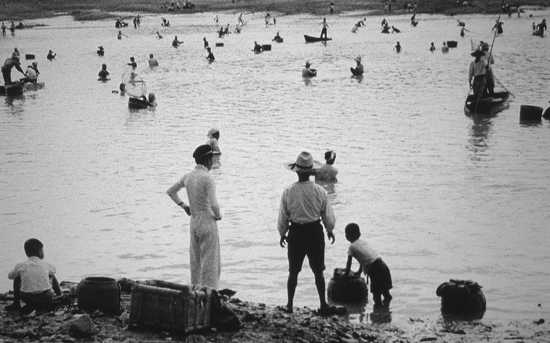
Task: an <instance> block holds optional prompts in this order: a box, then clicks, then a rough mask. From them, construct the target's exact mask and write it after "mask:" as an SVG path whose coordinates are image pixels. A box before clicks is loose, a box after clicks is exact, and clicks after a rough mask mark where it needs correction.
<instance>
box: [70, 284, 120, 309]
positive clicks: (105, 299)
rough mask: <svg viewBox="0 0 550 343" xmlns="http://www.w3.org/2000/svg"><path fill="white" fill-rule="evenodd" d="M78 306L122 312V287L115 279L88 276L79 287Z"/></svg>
mask: <svg viewBox="0 0 550 343" xmlns="http://www.w3.org/2000/svg"><path fill="white" fill-rule="evenodd" d="M77 297H78V306H79V307H80V308H81V309H83V310H85V311H89V312H91V311H95V310H100V311H101V312H104V313H110V314H119V313H120V288H119V286H118V283H117V282H116V280H115V279H112V278H108V277H87V278H85V279H83V280H82V281H80V283H79V284H78V287H77Z"/></svg>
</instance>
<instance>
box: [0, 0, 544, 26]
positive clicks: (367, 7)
mask: <svg viewBox="0 0 550 343" xmlns="http://www.w3.org/2000/svg"><path fill="white" fill-rule="evenodd" d="M232 1H233V0H225V1H221V0H195V1H192V2H193V4H195V7H194V8H193V9H183V10H178V11H168V10H167V9H166V8H162V7H161V5H162V4H168V3H170V2H171V1H159V2H155V3H152V2H150V1H148V0H124V1H120V0H104V1H101V2H100V3H91V2H90V1H87V0H65V1H46V0H17V1H3V2H2V3H0V20H4V21H9V20H14V21H21V20H26V19H37V18H46V17H53V16H57V15H60V14H69V15H72V16H73V17H74V18H75V20H103V19H109V18H114V17H116V15H115V14H114V12H129V13H136V14H137V13H141V14H143V13H158V14H183V13H198V12H217V11H234V12H241V11H245V12H265V11H269V12H277V13H281V14H298V13H311V14H315V15H327V16H328V15H330V14H329V3H330V0H234V1H235V2H232ZM413 1H414V0H394V1H392V12H391V13H386V15H388V16H390V15H394V14H407V13H408V12H407V11H406V10H405V6H406V4H407V3H408V2H411V3H412V2H413ZM461 1H463V0H461ZM505 1H506V2H509V3H510V4H511V5H512V6H514V8H516V6H540V7H550V0H505ZM334 2H335V7H334V9H335V12H334V14H339V13H342V12H348V11H365V12H369V13H368V15H382V14H384V13H385V12H384V1H383V0H364V1H360V0H338V1H334ZM417 2H418V3H419V5H418V9H417V13H428V14H445V15H455V14H473V13H480V14H491V13H502V9H501V1H500V0H472V1H470V5H468V6H460V7H457V6H456V2H455V1H454V0H427V1H417ZM514 15H515V13H514Z"/></svg>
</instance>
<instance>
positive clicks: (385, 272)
mask: <svg viewBox="0 0 550 343" xmlns="http://www.w3.org/2000/svg"><path fill="white" fill-rule="evenodd" d="M367 274H368V276H369V278H370V281H371V283H370V291H371V292H372V293H375V294H376V293H384V292H386V291H388V290H390V289H392V287H393V284H392V280H391V274H390V269H389V268H388V266H387V265H386V263H385V262H384V261H383V260H382V259H381V258H377V259H376V260H375V261H374V262H373V263H372V264H371V265H370V266H369V268H368V272H367Z"/></svg>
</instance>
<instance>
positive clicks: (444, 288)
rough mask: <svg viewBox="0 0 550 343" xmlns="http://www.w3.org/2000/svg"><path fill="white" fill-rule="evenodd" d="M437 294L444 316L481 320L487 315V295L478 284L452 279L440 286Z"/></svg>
mask: <svg viewBox="0 0 550 343" xmlns="http://www.w3.org/2000/svg"><path fill="white" fill-rule="evenodd" d="M436 294H437V295H438V296H440V297H441V313H442V314H443V315H444V316H454V317H461V318H465V319H480V318H481V317H483V314H484V313H485V308H486V301H485V295H484V294H483V292H482V291H481V286H480V285H479V284H478V283H477V282H473V281H465V280H453V279H451V280H449V282H444V283H442V284H441V285H439V287H437V290H436Z"/></svg>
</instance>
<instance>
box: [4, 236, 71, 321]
mask: <svg viewBox="0 0 550 343" xmlns="http://www.w3.org/2000/svg"><path fill="white" fill-rule="evenodd" d="M24 248H25V254H26V255H27V257H28V259H27V261H25V262H22V263H18V264H17V265H16V266H15V267H14V268H13V270H12V271H11V272H10V273H9V274H8V278H9V279H10V280H13V294H14V298H13V304H11V305H9V306H7V307H6V310H8V311H17V310H21V312H22V313H27V314H28V313H30V312H32V311H33V310H41V311H49V310H50V309H51V308H52V306H53V298H54V292H55V294H57V295H61V289H60V288H59V284H58V282H57V279H56V277H55V267H54V266H52V265H51V264H49V263H47V262H45V261H44V245H43V244H42V242H40V241H39V240H38V239H36V238H31V239H29V240H27V241H26V242H25V246H24ZM21 300H22V301H23V302H25V306H24V307H23V308H21V304H20V301H21Z"/></svg>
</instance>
